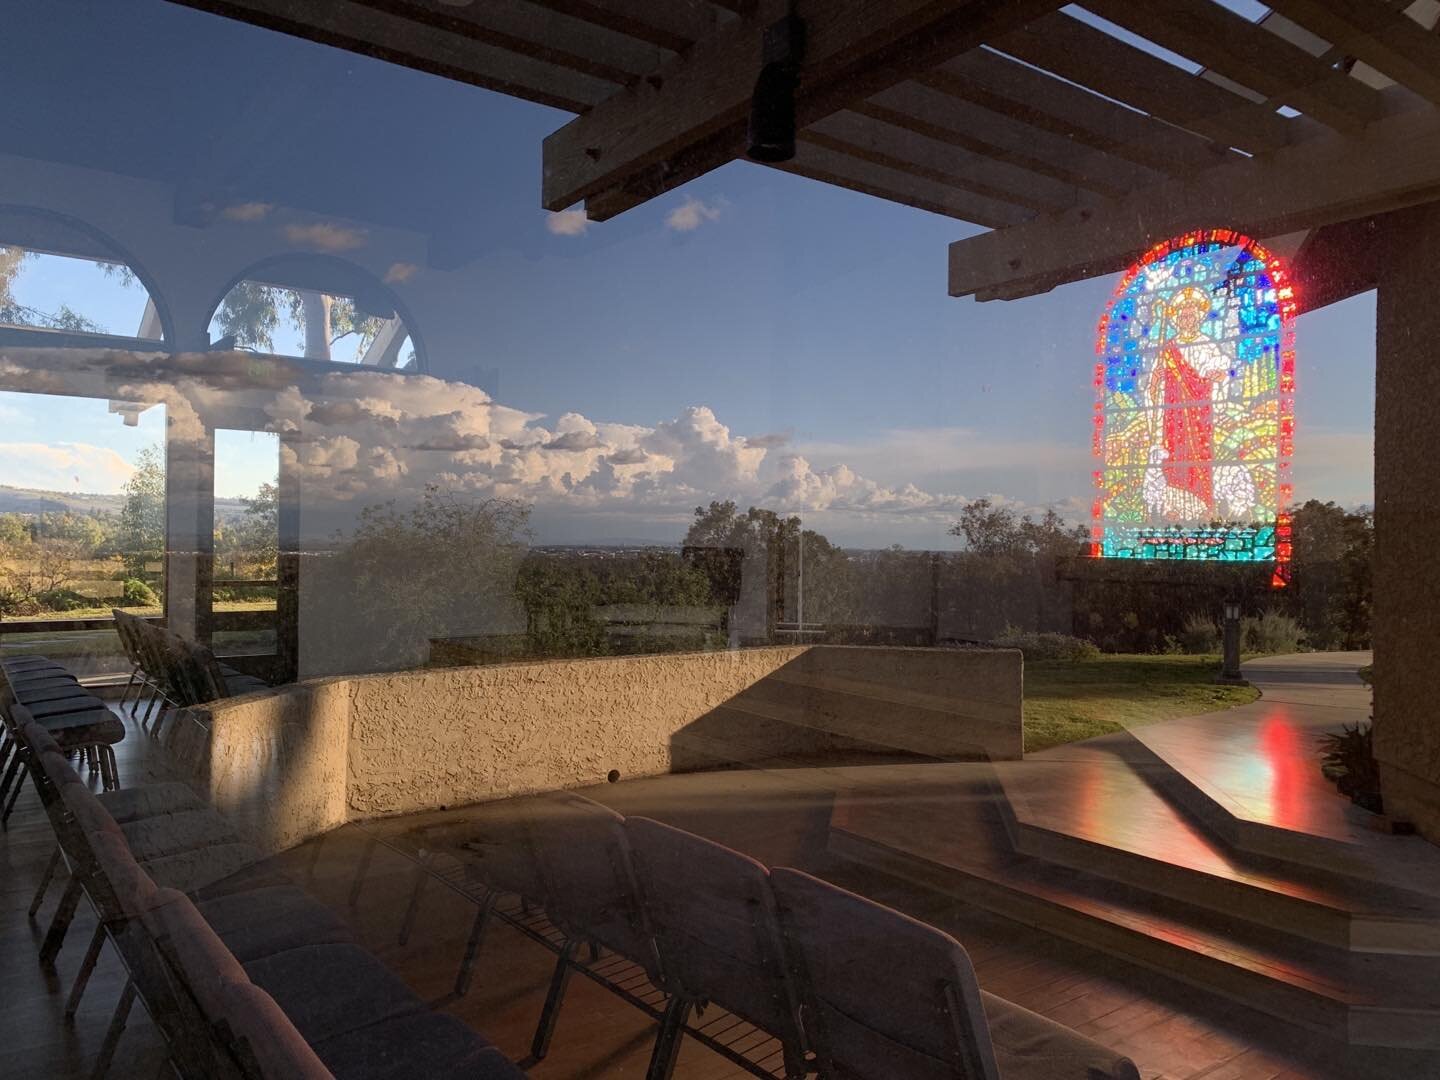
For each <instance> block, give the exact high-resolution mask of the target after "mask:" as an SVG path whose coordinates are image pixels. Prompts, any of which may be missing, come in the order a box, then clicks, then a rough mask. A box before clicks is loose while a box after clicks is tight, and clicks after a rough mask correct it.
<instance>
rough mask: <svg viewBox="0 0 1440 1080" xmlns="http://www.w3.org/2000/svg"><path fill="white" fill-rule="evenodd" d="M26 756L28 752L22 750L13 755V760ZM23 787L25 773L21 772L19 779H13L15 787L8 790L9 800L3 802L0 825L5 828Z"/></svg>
mask: <svg viewBox="0 0 1440 1080" xmlns="http://www.w3.org/2000/svg"><path fill="white" fill-rule="evenodd" d="M28 756H29V755H28V754H26V753H24V752H23V751H22V752H21V753H19V754H16V755H15V760H16V761H20V760H21V759H22V758H25V757H28ZM24 788H25V774H24V773H21V774H20V777H19V779H17V780H16V781H15V787H14V788H13V789H12V790H11V792H10V801H9V802H8V803H6V804H5V815H4V816H3V817H0V825H4V826H5V827H7V828H8V827H9V825H10V814H11V813H12V812H13V811H14V809H15V804H16V803H17V802H19V801H20V792H21V791H23V790H24Z"/></svg>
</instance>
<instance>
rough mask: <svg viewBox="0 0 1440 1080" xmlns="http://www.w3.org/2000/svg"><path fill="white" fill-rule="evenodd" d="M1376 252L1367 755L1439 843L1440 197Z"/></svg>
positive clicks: (1398, 813) (1384, 785) (1390, 794)
mask: <svg viewBox="0 0 1440 1080" xmlns="http://www.w3.org/2000/svg"><path fill="white" fill-rule="evenodd" d="M1410 225H1411V226H1412V227H1407V228H1406V229H1405V230H1404V233H1403V235H1400V236H1397V237H1396V238H1395V240H1394V241H1393V243H1392V250H1391V251H1390V252H1388V253H1387V258H1386V259H1385V260H1384V273H1383V277H1382V279H1381V281H1380V288H1379V291H1378V295H1377V303H1376V357H1375V607H1374V615H1373V635H1374V648H1375V676H1374V684H1375V756H1376V757H1377V758H1378V759H1379V760H1380V763H1381V776H1380V779H1381V789H1382V793H1383V795H1384V798H1385V809H1386V812H1387V813H1389V814H1391V815H1392V816H1395V817H1402V818H1407V819H1409V820H1411V821H1413V822H1414V823H1415V825H1416V827H1417V828H1419V830H1420V831H1421V832H1422V833H1423V834H1424V835H1425V836H1427V837H1429V839H1431V840H1433V841H1435V842H1437V843H1440V721H1437V719H1436V707H1435V650H1436V645H1437V643H1440V562H1437V561H1436V559H1435V551H1434V535H1435V529H1434V521H1435V508H1436V506H1440V468H1431V467H1430V466H1431V462H1432V459H1434V461H1435V464H1437V465H1440V443H1437V442H1436V440H1435V436H1434V428H1435V402H1436V400H1437V398H1440V305H1437V304H1436V303H1435V301H1434V298H1433V297H1432V296H1430V295H1429V294H1430V292H1431V291H1432V287H1431V280H1432V278H1433V274H1434V269H1433V263H1434V253H1435V250H1436V247H1437V245H1440V207H1437V206H1433V205H1432V206H1431V207H1430V208H1429V209H1428V210H1426V211H1423V212H1420V213H1417V214H1416V215H1415V217H1414V218H1413V220H1412V221H1411V222H1410Z"/></svg>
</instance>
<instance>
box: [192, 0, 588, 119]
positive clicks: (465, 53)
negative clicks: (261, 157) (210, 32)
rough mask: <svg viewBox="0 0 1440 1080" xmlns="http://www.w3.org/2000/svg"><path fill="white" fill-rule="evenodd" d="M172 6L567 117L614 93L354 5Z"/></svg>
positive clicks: (336, 0) (217, 0)
mask: <svg viewBox="0 0 1440 1080" xmlns="http://www.w3.org/2000/svg"><path fill="white" fill-rule="evenodd" d="M176 2H179V3H183V4H185V5H186V6H187V7H194V8H199V9H201V10H202V11H209V12H212V13H214V14H216V15H224V16H226V17H228V18H232V19H239V20H241V21H244V22H248V23H253V24H255V25H256V26H263V27H266V28H268V29H271V30H279V31H281V32H283V33H287V34H293V35H295V36H296V37H302V38H307V39H309V40H311V41H318V42H320V43H321V44H324V45H333V46H336V47H337V48H341V49H349V50H350V51H351V52H356V53H360V54H362V55H365V56H373V57H375V58H376V59H379V60H388V61H391V62H392V63H396V64H404V65H405V66H407V67H412V68H416V69H417V70H420V71H428V72H430V73H432V74H435V75H440V76H443V77H445V78H447V79H455V80H456V81H458V82H465V83H470V84H472V85H474V86H482V87H484V88H485V89H487V90H495V91H498V92H499V93H502V94H510V95H512V96H514V97H521V98H526V99H527V100H529V101H535V102H539V103H540V104H542V105H550V106H553V107H555V108H557V109H564V110H566V111H568V112H583V111H584V110H586V109H588V108H590V106H591V105H593V104H594V103H596V102H598V101H602V100H604V99H605V98H606V97H607V96H608V95H610V94H611V93H613V92H614V90H615V86H614V84H613V83H611V82H609V81H607V80H603V79H597V78H594V77H593V76H590V75H586V74H584V73H582V72H578V71H574V70H571V69H569V68H566V67H563V66H557V65H555V64H551V63H547V62H545V61H541V60H536V59H534V58H533V57H529V56H524V55H521V54H519V53H515V52H511V51H509V50H507V49H504V48H501V47H499V46H496V45H492V44H488V43H486V42H481V41H476V40H472V39H470V38H466V37H464V36H461V35H458V34H455V33H451V32H450V31H448V30H442V29H439V28H437V27H434V26H427V25H425V24H423V23H417V22H415V21H413V20H411V19H408V18H405V17H404V16H400V15H395V14H392V13H390V12H387V11H381V10H378V9H376V8H373V7H367V6H365V5H363V4H360V3H355V2H353V0H307V2H306V3H305V4H303V5H301V4H296V3H294V2H293V0H176Z"/></svg>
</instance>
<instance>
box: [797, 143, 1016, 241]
mask: <svg viewBox="0 0 1440 1080" xmlns="http://www.w3.org/2000/svg"><path fill="white" fill-rule="evenodd" d="M773 168H776V169H779V170H780V171H782V172H788V173H793V174H795V175H796V176H804V177H808V178H809V179H811V180H819V181H821V182H823V183H826V184H833V185H834V186H836V187H843V188H848V189H849V190H851V191H858V192H861V193H862V194H865V195H873V196H875V197H876V198H880V199H886V200H888V201H890V202H895V203H901V204H903V205H905V206H913V207H915V208H916V209H919V210H928V211H930V212H931V213H932V214H942V215H944V216H945V217H950V218H955V219H956V220H958V221H965V222H971V223H973V224H976V225H984V226H985V227H987V228H991V229H1004V228H1006V227H1008V226H1012V225H1020V224H1022V223H1023V222H1026V221H1029V220H1031V219H1033V218H1034V217H1035V214H1034V213H1033V212H1032V211H1029V210H1026V209H1024V208H1023V207H1019V206H1016V205H1015V204H1014V203H1009V202H1001V201H999V200H997V199H989V198H986V197H985V196H983V195H979V194H976V193H974V192H970V191H963V190H960V189H958V188H956V187H954V186H952V185H948V184H938V183H935V182H933V181H930V180H925V179H922V178H919V177H916V176H913V175H911V174H910V173H903V172H899V171H897V170H895V169H891V168H887V167H886V166H884V165H880V164H877V163H875V162H871V161H866V160H864V159H862V158H857V157H855V156H853V155H851V154H849V153H842V152H839V151H836V150H832V149H830V148H829V147H826V146H822V145H819V144H817V143H812V142H804V141H802V142H800V143H798V144H797V145H796V148H795V157H794V159H792V160H791V161H788V162H786V163H784V164H783V165H776V166H773Z"/></svg>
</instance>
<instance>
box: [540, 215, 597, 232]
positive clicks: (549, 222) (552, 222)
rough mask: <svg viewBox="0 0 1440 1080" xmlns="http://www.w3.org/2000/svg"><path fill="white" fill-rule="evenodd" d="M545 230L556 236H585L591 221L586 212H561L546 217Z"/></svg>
mask: <svg viewBox="0 0 1440 1080" xmlns="http://www.w3.org/2000/svg"><path fill="white" fill-rule="evenodd" d="M545 228H547V229H549V230H550V233H551V234H552V235H554V236H584V235H585V233H586V232H587V231H588V230H589V228H590V219H589V218H588V217H586V216H585V211H584V210H561V211H558V212H556V213H551V214H549V215H547V216H546V218H545Z"/></svg>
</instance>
